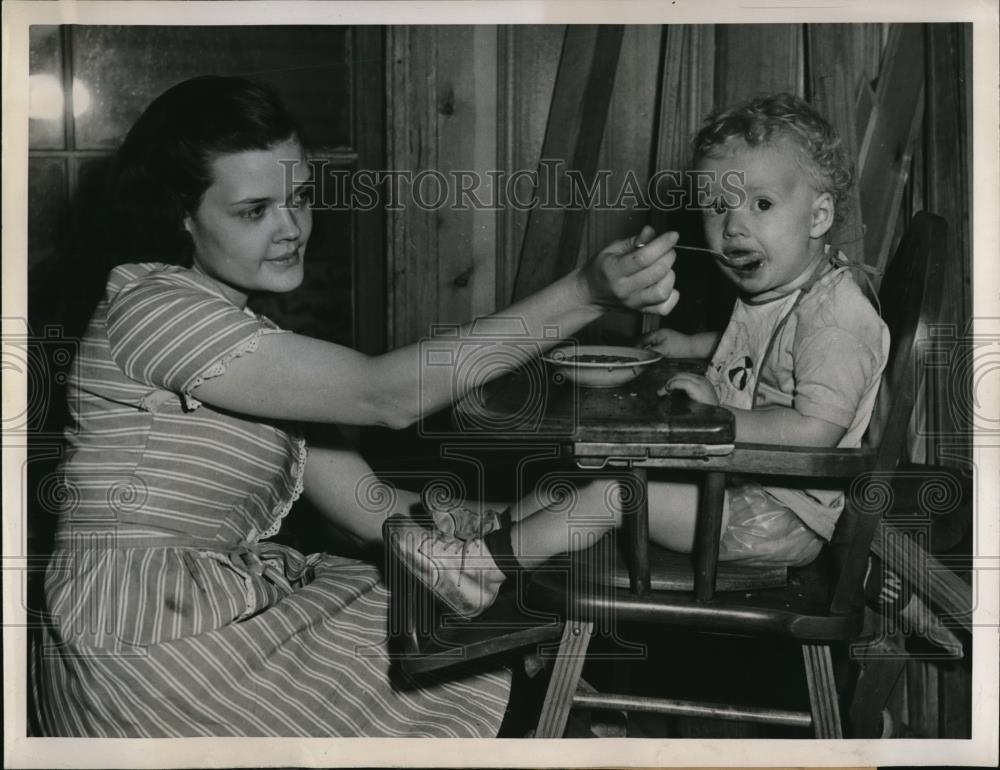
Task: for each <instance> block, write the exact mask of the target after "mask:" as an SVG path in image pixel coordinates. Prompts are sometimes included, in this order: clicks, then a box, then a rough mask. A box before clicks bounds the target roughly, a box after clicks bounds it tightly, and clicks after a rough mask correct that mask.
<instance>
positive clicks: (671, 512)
mask: <svg viewBox="0 0 1000 770" xmlns="http://www.w3.org/2000/svg"><path fill="white" fill-rule="evenodd" d="M698 500H699V487H698V485H697V484H696V483H694V482H687V481H669V480H666V479H663V478H656V477H655V475H654V473H653V472H650V474H649V539H650V540H652V541H653V542H654V543H656V544H657V545H661V546H663V547H664V548H669V549H670V550H671V551H678V552H680V553H691V551H692V550H693V549H694V533H695V527H696V525H697V521H698ZM728 519H729V509H728V506H727V507H726V508H725V509H724V511H723V518H722V531H723V532H725V531H726V524H727V523H728Z"/></svg>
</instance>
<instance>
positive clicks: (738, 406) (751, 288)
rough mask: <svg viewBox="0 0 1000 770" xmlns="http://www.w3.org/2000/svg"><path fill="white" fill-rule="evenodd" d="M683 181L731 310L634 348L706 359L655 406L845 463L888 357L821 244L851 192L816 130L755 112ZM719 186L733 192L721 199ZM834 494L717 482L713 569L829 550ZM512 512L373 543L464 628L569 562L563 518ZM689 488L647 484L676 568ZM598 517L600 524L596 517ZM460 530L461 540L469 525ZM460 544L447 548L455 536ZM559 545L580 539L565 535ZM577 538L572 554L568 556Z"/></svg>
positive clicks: (593, 524)
mask: <svg viewBox="0 0 1000 770" xmlns="http://www.w3.org/2000/svg"><path fill="white" fill-rule="evenodd" d="M693 150H694V152H693V167H694V169H695V170H696V171H697V172H699V177H700V178H701V179H703V180H711V182H710V184H709V185H708V187H707V188H706V187H704V186H702V188H701V190H700V192H701V193H702V198H703V199H702V200H698V201H695V203H696V204H697V205H698V206H699V207H700V208H701V209H702V212H703V221H704V229H705V238H706V240H707V242H708V246H709V247H710V248H711V249H712V250H713V251H715V252H717V256H716V257H715V259H716V261H717V264H718V268H719V271H720V273H721V275H722V277H723V278H725V279H726V280H728V281H730V282H731V283H732V284H733V285H734V286H735V287H736V289H737V292H738V295H739V296H738V299H737V301H736V304H735V306H734V308H733V313H732V316H731V317H730V320H729V323H728V325H727V326H726V328H725V330H724V331H723V332H721V334H720V333H717V332H706V333H701V334H695V335H685V334H681V333H679V332H676V331H673V330H669V329H660V330H658V331H656V332H653V333H652V334H650V335H648V336H647V337H646V338H644V340H643V344H646V345H648V346H650V347H652V348H654V349H656V350H658V351H660V352H661V353H663V354H664V355H666V356H668V357H676V358H706V359H707V358H711V363H710V364H709V367H708V370H707V371H706V373H705V374H704V375H699V374H693V373H688V374H679V375H677V376H675V377H674V378H672V379H671V380H670V381H669V382H667V383H666V384H665V385H664V388H663V391H664V392H665V391H666V390H680V391H684V392H685V393H687V395H688V396H690V397H691V398H692V399H694V400H696V401H700V402H703V403H706V404H719V405H722V406H724V407H727V408H728V409H730V410H731V411H732V412H733V414H734V417H735V425H736V440H737V441H738V442H740V443H762V444H779V445H784V446H815V447H857V446H859V445H860V442H861V437H862V435H863V433H864V431H865V429H866V428H867V426H868V421H869V419H870V417H871V412H872V407H873V404H874V400H875V396H876V393H877V390H878V386H879V381H880V378H881V374H882V370H883V368H884V366H885V362H886V359H887V357H888V350H889V333H888V329H887V328H886V326H885V324H884V323H882V321H881V319H880V318H879V316H878V313H876V311H875V309H874V308H873V307H872V306H871V304H870V303H869V302H868V300H867V299H866V298H865V296H864V295H863V293H862V292H861V290H860V289H859V287H858V286H857V284H856V283H855V281H854V279H853V277H852V275H851V272H850V270H849V268H848V267H847V266H846V265H845V262H846V260H845V258H844V256H843V254H841V253H840V252H835V251H833V250H831V248H830V246H829V244H828V242H827V237H828V235H829V233H830V230H831V228H832V226H833V224H834V220H835V218H836V216H837V212H838V207H839V206H842V204H843V203H844V201H845V199H846V194H847V192H848V190H849V188H850V185H851V183H852V174H851V169H850V164H849V162H848V161H847V159H846V157H845V155H844V153H843V151H842V149H841V146H840V141H839V139H838V137H837V135H836V133H835V132H834V130H833V129H832V127H831V126H830V125H829V123H827V121H826V120H824V119H823V118H822V117H821V116H820V115H819V114H817V113H816V111H815V110H813V109H812V108H811V107H810V106H809V105H808V104H807V103H806V102H805V101H803V100H801V99H799V98H797V97H794V96H790V95H787V94H779V95H773V96H766V97H761V98H758V99H754V100H752V101H749V102H747V103H746V104H743V105H741V106H739V107H736V108H733V109H729V110H725V111H723V112H720V113H717V114H715V115H713V116H711V117H710V118H709V119H708V120H707V122H706V124H705V125H704V127H703V128H702V129H701V130H700V131H699V132H698V134H697V136H696V137H695V140H694V147H693ZM734 180H736V182H735V183H734ZM608 483H611V482H594V483H592V484H590V485H588V486H586V487H584V488H582V489H581V490H580V496H579V499H578V501H577V505H576V506H575V508H576V509H577V511H578V512H579V511H585V512H586V513H587V517H586V522H585V528H589V529H591V530H592V531H593V535H594V536H598V535H600V534H603V532H605V531H607V530H608V529H610V528H611V527H614V526H617V525H618V524H619V523H620V512H618V511H616V510H613V508H614V506H609V505H608V504H607V500H608V499H610V498H613V497H614V496H613V495H609V494H608V491H609V490H608V489H607V484H608ZM843 505H844V500H843V493H842V492H840V491H837V490H830V489H810V488H787V487H773V486H765V485H764V484H762V483H761V482H759V481H757V480H755V479H739V480H731V481H730V486H729V487H728V488H727V490H726V496H725V503H724V510H723V528H722V533H723V534H722V542H721V545H720V558H721V559H723V560H740V561H743V562H745V563H748V564H758V565H760V564H784V565H803V564H806V563H808V562H810V561H812V560H813V559H814V558H815V557H816V555H817V554H818V553H819V551H820V549H821V548H822V545H823V543H824V542H825V541H827V540H829V538H830V537H831V535H832V534H833V530H834V526H835V524H836V521H837V518H838V517H839V515H840V513H841V511H842V510H843ZM531 507H532V506H530V505H528V504H527V503H526V502H524V501H522V503H521V504H516V505H515V506H514V508H513V509H512V511H511V512H510V514H509V515H507V516H496V515H489V516H487V517H483V518H481V517H478V516H477V515H476V514H472V513H471V512H469V511H468V510H467V509H464V508H455V509H452V510H450V511H437V512H435V519H436V520H437V521H438V522H439V526H438V528H437V530H436V531H432V530H426V529H423V528H422V527H420V526H419V525H417V524H416V523H414V522H412V521H410V520H408V519H406V518H405V517H403V516H394V517H391V518H390V519H389V520H388V522H387V529H386V534H387V540H388V542H389V545H390V547H391V548H392V549H393V551H394V553H395V554H396V556H397V558H398V559H399V560H400V562H401V563H402V564H403V565H404V567H405V568H406V569H407V570H408V571H409V572H411V573H412V574H414V575H415V576H416V577H417V578H419V579H420V580H421V581H422V582H423V583H424V584H426V585H427V586H428V587H430V588H431V590H432V591H433V592H434V593H435V594H436V595H437V596H438V598H440V599H442V600H443V601H444V602H445V603H446V604H448V605H449V606H450V607H451V608H452V609H454V610H455V611H456V612H457V613H459V614H461V615H465V616H474V615H476V614H478V613H479V612H481V611H482V610H483V609H485V608H486V607H487V606H489V604H490V603H491V602H492V601H493V599H494V598H495V596H496V593H497V591H498V590H499V587H500V585H501V584H502V582H503V581H504V580H505V579H506V578H507V577H510V576H511V575H512V574H514V573H515V572H516V571H517V570H520V569H525V568H533V567H535V566H538V565H539V564H541V563H543V562H544V561H546V560H547V559H548V558H550V557H552V556H554V555H555V554H557V553H560V552H564V551H566V550H569V549H571V548H572V547H573V545H572V544H571V542H570V538H568V537H567V532H568V529H569V523H570V522H569V515H570V514H571V513H572V512H567V511H565V510H564V507H563V506H554V505H541V507H540V508H537V509H536V510H534V511H533V512H530V513H527V511H528V510H529V509H530V508H531ZM697 510H698V486H697V485H696V484H695V483H694V482H693V481H686V480H684V479H682V478H678V477H677V476H676V475H674V476H671V475H670V474H669V473H666V472H663V473H659V472H653V471H650V473H649V527H650V538H651V539H652V540H653V541H654V542H656V543H657V544H659V545H662V546H665V547H667V548H670V549H673V550H677V551H682V552H690V551H691V549H692V546H693V541H694V530H695V521H696V514H697ZM602 512H603V517H602V515H601V514H602ZM470 518H471V519H473V520H474V522H473V523H472V524H470V523H469V521H468V520H469V519H470ZM463 531H471V532H472V536H471V537H470V538H469V539H466V540H463V539H460V538H459V537H457V536H456V533H460V532H463ZM573 531H574V533H577V534H579V533H580V532H581V526H580V522H579V521H578V520H574V521H573ZM586 540H587V538H581V537H576V538H573V541H572V542H574V543H581V542H586Z"/></svg>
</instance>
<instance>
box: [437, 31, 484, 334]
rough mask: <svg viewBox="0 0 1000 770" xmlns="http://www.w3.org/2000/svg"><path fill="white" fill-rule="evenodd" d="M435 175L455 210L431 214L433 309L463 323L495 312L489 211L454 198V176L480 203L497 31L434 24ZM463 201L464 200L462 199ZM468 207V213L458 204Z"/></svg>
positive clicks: (456, 186)
mask: <svg viewBox="0 0 1000 770" xmlns="http://www.w3.org/2000/svg"><path fill="white" fill-rule="evenodd" d="M437 52H438V63H437V72H438V115H439V118H438V136H437V142H438V166H437V168H438V170H439V171H441V172H442V173H443V174H445V175H446V176H447V177H448V178H449V180H450V181H451V183H452V186H453V193H454V196H455V198H456V200H455V203H456V205H455V206H454V207H453V206H452V205H451V203H450V202H449V204H448V205H447V207H446V208H443V209H440V210H439V211H438V212H437V227H438V249H439V252H438V253H439V260H438V312H439V317H440V319H441V320H443V321H448V322H464V321H468V320H470V319H472V318H474V317H475V316H477V315H483V314H488V313H491V312H492V311H493V310H494V309H495V308H494V305H495V302H494V295H495V279H496V211H495V210H493V209H482V208H478V204H477V203H472V204H471V205H470V203H469V201H470V200H471V196H469V198H466V199H465V200H461V199H458V195H459V190H458V188H459V186H461V185H463V184H465V183H466V182H465V181H458V177H457V176H455V175H454V172H459V171H461V172H463V174H464V173H465V172H468V174H469V175H470V176H467V177H466V179H467V180H469V182H470V183H471V182H472V181H473V180H475V183H476V184H477V185H479V191H477V192H476V196H475V197H476V199H477V200H480V201H483V202H488V201H489V199H490V196H491V194H492V190H491V189H488V185H487V183H488V176H487V174H486V172H487V170H492V169H493V168H494V162H495V158H496V137H497V129H496V126H497V102H496V94H497V89H496V71H497V69H496V60H497V28H496V27H495V26H488V25H476V26H472V27H442V28H440V29H439V31H438V45H437ZM463 197H465V196H463ZM466 206H469V207H470V208H469V209H466V208H465V207H466Z"/></svg>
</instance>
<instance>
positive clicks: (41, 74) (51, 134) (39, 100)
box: [28, 24, 65, 150]
mask: <svg viewBox="0 0 1000 770" xmlns="http://www.w3.org/2000/svg"><path fill="white" fill-rule="evenodd" d="M28 74H29V75H30V80H29V81H28V88H29V92H30V94H29V95H30V99H31V102H30V104H31V107H30V109H29V115H30V119H29V120H28V146H29V147H30V148H31V149H32V150H61V149H64V148H65V131H64V130H63V124H64V122H65V121H64V118H63V83H62V41H61V39H60V37H59V27H53V26H43V25H39V24H34V25H32V26H31V28H30V30H29V32H28Z"/></svg>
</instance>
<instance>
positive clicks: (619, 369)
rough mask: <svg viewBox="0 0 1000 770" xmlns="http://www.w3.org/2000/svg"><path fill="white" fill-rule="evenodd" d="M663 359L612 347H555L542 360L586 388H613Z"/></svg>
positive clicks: (632, 378)
mask: <svg viewBox="0 0 1000 770" xmlns="http://www.w3.org/2000/svg"><path fill="white" fill-rule="evenodd" d="M661 358H663V356H661V355H660V354H659V353H656V352H654V351H652V350H643V349H641V348H627V347H621V346H616V345H576V346H564V347H560V348H555V349H554V350H551V351H549V353H548V354H547V355H545V356H543V359H544V360H545V361H546V362H548V363H549V364H550V365H551V366H553V367H554V368H555V369H556V373H557V375H560V376H565V377H567V378H569V379H570V380H572V381H573V382H576V383H577V384H579V385H582V386H584V387H587V388H616V387H618V386H619V385H624V384H625V383H626V382H629V381H631V380H634V379H635V378H636V377H638V376H639V374H641V372H642V369H643V368H644V367H646V366H649V365H650V364H654V363H656V362H657V361H659V360H660V359H661Z"/></svg>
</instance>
